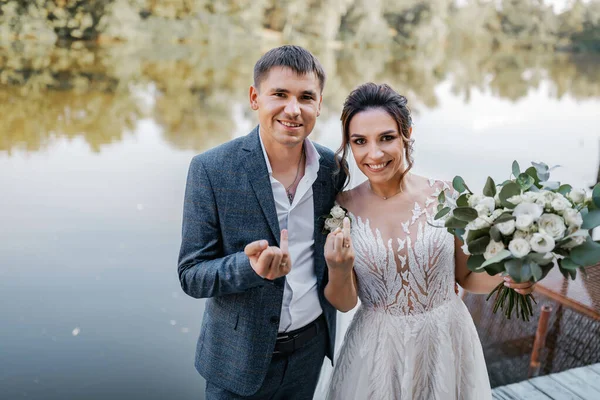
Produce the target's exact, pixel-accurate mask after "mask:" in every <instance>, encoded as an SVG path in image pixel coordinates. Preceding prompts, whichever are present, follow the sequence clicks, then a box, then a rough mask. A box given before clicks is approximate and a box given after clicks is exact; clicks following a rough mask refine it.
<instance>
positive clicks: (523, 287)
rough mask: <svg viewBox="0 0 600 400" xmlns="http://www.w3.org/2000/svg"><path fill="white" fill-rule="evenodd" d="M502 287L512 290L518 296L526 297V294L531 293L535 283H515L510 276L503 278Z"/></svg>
mask: <svg viewBox="0 0 600 400" xmlns="http://www.w3.org/2000/svg"><path fill="white" fill-rule="evenodd" d="M504 286H506V287H509V288H511V289H514V290H515V292H517V293H519V294H522V295H527V294H531V293H533V289H534V286H535V283H531V282H524V283H517V282H515V281H514V280H513V279H512V278H511V277H510V276H505V277H504Z"/></svg>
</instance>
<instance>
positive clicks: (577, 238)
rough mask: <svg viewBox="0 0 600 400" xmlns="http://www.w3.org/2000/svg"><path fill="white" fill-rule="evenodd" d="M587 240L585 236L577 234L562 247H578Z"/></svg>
mask: <svg viewBox="0 0 600 400" xmlns="http://www.w3.org/2000/svg"><path fill="white" fill-rule="evenodd" d="M585 240H586V237H585V236H575V237H573V238H571V241H569V242H567V243H565V244H563V245H562V246H561V247H562V248H564V249H572V248H573V247H577V246H580V245H582V244H583V243H584V242H585Z"/></svg>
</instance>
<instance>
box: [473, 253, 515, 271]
mask: <svg viewBox="0 0 600 400" xmlns="http://www.w3.org/2000/svg"><path fill="white" fill-rule="evenodd" d="M511 255H512V253H511V252H510V251H508V250H506V249H504V250H501V251H499V252H498V254H496V255H495V256H494V257H492V258H490V259H489V260H486V261H485V262H484V263H483V264H481V265H480V266H479V268H478V269H482V268H485V267H487V266H488V265H492V264H495V263H498V262H500V261H502V260H504V259H506V258H508V257H510V256H511Z"/></svg>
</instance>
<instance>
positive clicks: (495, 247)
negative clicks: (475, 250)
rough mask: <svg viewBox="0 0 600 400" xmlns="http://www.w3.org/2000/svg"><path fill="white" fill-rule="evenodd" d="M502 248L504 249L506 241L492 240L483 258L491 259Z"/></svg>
mask: <svg viewBox="0 0 600 400" xmlns="http://www.w3.org/2000/svg"><path fill="white" fill-rule="evenodd" d="M502 250H504V243H502V242H496V241H494V240H490V243H489V244H488V245H487V247H486V248H485V253H483V258H485V259H486V260H489V259H490V258H492V257H495V256H496V254H498V253H499V252H500V251H502Z"/></svg>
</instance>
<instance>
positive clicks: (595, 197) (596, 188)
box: [592, 183, 600, 208]
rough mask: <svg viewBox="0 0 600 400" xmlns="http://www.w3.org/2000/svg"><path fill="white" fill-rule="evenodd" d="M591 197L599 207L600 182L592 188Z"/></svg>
mask: <svg viewBox="0 0 600 400" xmlns="http://www.w3.org/2000/svg"><path fill="white" fill-rule="evenodd" d="M592 199H593V201H594V204H595V205H596V207H598V208H600V183H597V184H596V185H595V186H594V189H592Z"/></svg>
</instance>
